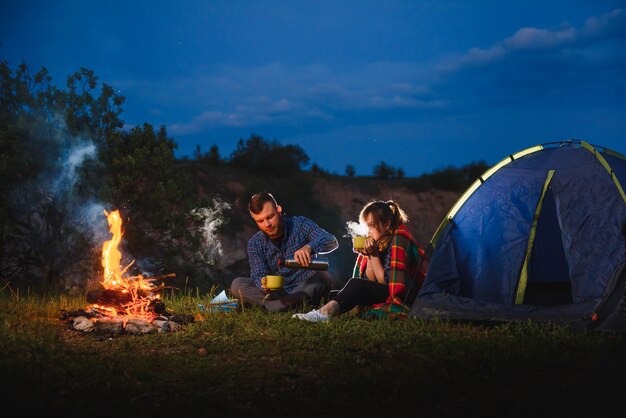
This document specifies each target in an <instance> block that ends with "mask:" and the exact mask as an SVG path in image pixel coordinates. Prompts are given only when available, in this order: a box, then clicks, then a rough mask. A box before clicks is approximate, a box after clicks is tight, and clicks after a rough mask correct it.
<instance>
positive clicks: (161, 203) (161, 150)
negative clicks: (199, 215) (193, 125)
mask: <svg viewBox="0 0 626 418" xmlns="http://www.w3.org/2000/svg"><path fill="white" fill-rule="evenodd" d="M176 146H177V145H176V143H175V142H174V141H173V140H172V139H170V138H168V136H167V130H166V128H165V126H161V127H160V128H159V129H158V130H157V131H155V130H154V128H153V127H152V125H150V124H147V123H144V125H143V126H142V127H135V128H133V129H131V130H130V131H129V132H124V131H118V132H116V133H115V134H114V135H111V136H109V137H108V139H107V142H106V143H105V144H103V147H101V149H100V151H99V159H100V160H101V161H102V162H103V163H104V166H105V167H106V171H105V173H104V178H105V181H104V184H103V187H102V190H101V195H100V198H101V200H103V201H107V202H111V203H112V204H114V205H115V206H116V207H117V208H120V209H121V212H122V215H123V216H125V217H127V218H129V219H131V220H132V222H130V223H128V224H127V225H126V237H127V239H128V242H129V243H132V244H131V247H130V248H131V250H132V251H133V252H134V253H136V254H141V253H147V252H151V253H152V254H151V255H158V257H160V258H162V259H163V261H165V260H166V259H167V258H168V255H167V254H173V253H174V252H175V251H173V249H172V246H173V245H174V244H173V241H174V240H177V239H181V238H183V237H185V236H186V228H187V212H188V210H189V209H190V208H191V207H192V206H193V197H194V195H193V192H192V191H191V190H190V189H189V186H187V185H190V184H191V181H189V179H187V178H186V177H185V174H184V173H183V172H182V171H180V170H179V169H178V167H177V164H176V159H175V156H174V149H175V148H176ZM122 208H123V209H122Z"/></svg>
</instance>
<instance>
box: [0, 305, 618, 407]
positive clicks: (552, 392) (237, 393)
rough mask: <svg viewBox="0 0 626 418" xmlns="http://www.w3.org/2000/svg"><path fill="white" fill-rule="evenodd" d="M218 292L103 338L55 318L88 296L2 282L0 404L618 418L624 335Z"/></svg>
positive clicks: (174, 307) (81, 306)
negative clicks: (214, 302)
mask: <svg viewBox="0 0 626 418" xmlns="http://www.w3.org/2000/svg"><path fill="white" fill-rule="evenodd" d="M211 296H212V295H206V296H201V295H199V294H195V295H192V294H188V295H180V294H179V295H170V296H166V298H165V302H166V305H167V306H168V307H169V308H170V309H171V310H173V311H174V312H175V313H191V314H197V315H198V319H199V320H197V321H195V322H194V323H191V324H188V325H186V326H184V328H183V329H182V330H181V331H179V332H176V333H167V334H149V335H142V336H135V335H122V336H119V337H114V338H104V337H98V336H96V335H93V334H83V333H81V332H77V331H74V330H71V329H70V328H69V326H68V324H67V323H66V322H65V321H62V320H61V319H60V313H61V310H63V309H65V310H74V309H79V308H85V307H86V306H87V305H88V303H87V302H86V299H85V298H83V297H68V296H45V297H44V296H35V295H26V296H19V295H16V294H12V295H8V294H0V376H1V377H0V379H2V380H1V381H2V387H3V390H2V392H1V393H2V397H3V401H4V402H3V404H4V407H5V408H8V409H9V410H11V411H15V412H18V411H19V412H20V415H22V414H23V413H26V412H29V413H46V414H47V415H52V414H61V416H82V417H86V416H155V415H158V416H165V415H166V414H175V415H176V416H193V417H197V416H225V415H226V414H232V415H233V416H242V417H243V416H273V417H278V416H289V417H320V416H355V415H360V416H376V415H383V414H384V415H388V416H393V415H396V414H397V413H399V412H410V413H411V415H414V416H416V417H448V416H449V417H457V416H461V417H462V416H468V417H469V416H482V417H485V416H493V417H502V416H507V417H528V416H533V417H537V416H545V417H548V416H550V417H555V416H557V417H558V416H565V415H566V414H568V415H572V414H574V415H576V416H578V415H582V414H585V415H593V416H605V417H610V416H620V417H621V416H623V413H621V411H620V409H616V408H622V406H621V405H622V403H623V401H622V397H623V395H622V392H623V389H622V384H623V382H624V381H625V376H626V375H625V372H626V366H625V365H624V363H625V360H626V344H625V341H624V335H623V334H615V333H588V334H580V333H573V332H571V331H569V330H567V329H564V328H560V327H557V326H545V325H544V326H539V325H533V324H531V323H518V324H500V325H493V326H485V325H472V324H467V323H466V324H460V323H449V322H444V321H422V320H415V319H411V320H406V321H398V320H396V321H393V320H378V321H365V320H362V319H359V318H357V317H354V316H349V315H345V316H343V317H339V318H336V319H335V320H333V321H331V322H330V323H327V324H310V323H303V322H301V321H296V320H294V319H292V318H291V317H290V314H288V313H281V314H269V313H266V312H263V311H261V310H260V309H245V310H243V311H241V312H217V313H210V314H209V313H205V312H201V311H199V310H198V307H197V304H198V303H202V304H207V303H208V301H209V300H210V298H211ZM201 348H204V349H205V350H206V354H205V355H202V354H200V353H199V349H201ZM184 414H185V415H184ZM189 414H193V415H189ZM15 416H17V413H16V414H15Z"/></svg>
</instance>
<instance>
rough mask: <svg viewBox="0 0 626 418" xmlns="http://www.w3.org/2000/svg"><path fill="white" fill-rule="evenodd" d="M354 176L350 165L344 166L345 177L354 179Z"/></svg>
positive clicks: (353, 170)
mask: <svg viewBox="0 0 626 418" xmlns="http://www.w3.org/2000/svg"><path fill="white" fill-rule="evenodd" d="M355 174H356V170H355V169H354V166H353V165H352V164H348V165H347V166H346V176H348V177H354V175H355Z"/></svg>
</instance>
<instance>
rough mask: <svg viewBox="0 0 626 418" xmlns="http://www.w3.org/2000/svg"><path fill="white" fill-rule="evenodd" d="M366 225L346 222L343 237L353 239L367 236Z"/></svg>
mask: <svg viewBox="0 0 626 418" xmlns="http://www.w3.org/2000/svg"><path fill="white" fill-rule="evenodd" d="M367 232H368V229H367V225H365V224H363V223H358V222H353V221H348V222H346V235H344V236H345V237H348V238H353V237H356V236H363V237H365V236H367Z"/></svg>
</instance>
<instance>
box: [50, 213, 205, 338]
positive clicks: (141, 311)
mask: <svg viewBox="0 0 626 418" xmlns="http://www.w3.org/2000/svg"><path fill="white" fill-rule="evenodd" d="M104 214H105V215H106V217H107V221H108V224H109V231H110V232H111V234H112V238H111V239H110V240H109V241H106V242H105V243H104V244H103V246H102V267H103V276H102V280H101V281H99V282H98V283H97V284H96V285H95V286H92V287H91V288H90V289H89V290H88V292H87V302H89V303H90V304H91V305H90V306H89V308H88V309H86V310H82V309H81V310H79V311H75V312H65V311H64V312H63V315H62V319H66V320H71V321H72V323H73V327H74V329H76V330H80V331H92V330H95V331H96V332H99V333H104V334H120V333H122V332H124V331H126V332H135V333H147V332H152V331H154V330H157V331H163V330H167V331H170V330H173V329H175V328H176V324H180V323H187V322H191V321H193V316H190V315H189V316H184V315H170V313H169V312H168V309H167V308H166V307H165V304H164V303H163V301H162V300H161V294H160V292H161V290H162V289H163V288H164V287H165V284H164V283H163V280H164V279H167V278H172V277H176V275H175V274H174V273H171V274H165V275H161V276H154V277H144V276H143V275H141V274H137V275H134V276H133V275H129V274H128V271H129V268H130V267H131V266H132V265H133V263H134V261H135V260H132V261H131V262H130V263H129V264H128V265H126V266H125V267H122V264H121V262H122V253H121V251H120V250H119V244H120V243H121V241H122V236H123V230H122V217H121V216H120V213H119V211H118V210H115V211H112V212H110V213H109V212H107V211H104Z"/></svg>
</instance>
